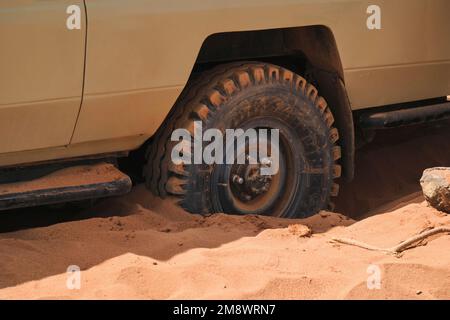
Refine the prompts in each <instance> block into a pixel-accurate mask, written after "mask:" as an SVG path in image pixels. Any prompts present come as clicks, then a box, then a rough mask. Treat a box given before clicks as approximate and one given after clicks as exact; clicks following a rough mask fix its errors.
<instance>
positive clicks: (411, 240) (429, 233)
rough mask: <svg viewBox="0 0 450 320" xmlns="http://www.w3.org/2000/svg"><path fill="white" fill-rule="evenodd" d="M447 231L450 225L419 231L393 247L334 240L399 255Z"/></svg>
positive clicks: (351, 240) (449, 230)
mask: <svg viewBox="0 0 450 320" xmlns="http://www.w3.org/2000/svg"><path fill="white" fill-rule="evenodd" d="M446 232H448V233H450V227H439V228H434V229H431V230H428V231H425V232H422V233H419V234H418V235H416V236H413V237H411V238H408V239H406V240H405V241H402V242H401V243H400V244H398V245H396V246H394V247H391V248H380V247H375V246H372V245H369V244H367V243H364V242H360V241H357V240H353V239H345V238H333V239H332V241H333V242H337V243H342V244H348V245H351V246H356V247H360V248H363V249H367V250H371V251H381V252H385V253H388V254H393V255H399V254H400V253H402V252H403V251H405V250H407V249H410V248H414V247H417V244H416V245H415V246H412V245H413V244H415V243H417V242H419V241H421V240H424V239H426V238H428V237H431V236H433V235H435V234H438V233H446ZM411 246H412V247H411Z"/></svg>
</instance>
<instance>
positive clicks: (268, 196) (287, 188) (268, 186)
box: [211, 118, 299, 216]
mask: <svg viewBox="0 0 450 320" xmlns="http://www.w3.org/2000/svg"><path fill="white" fill-rule="evenodd" d="M241 128H242V129H244V130H247V129H249V128H254V129H260V128H264V129H275V128H276V129H278V130H279V138H280V139H279V170H278V172H277V173H276V174H274V175H273V176H262V175H261V174H260V173H261V172H260V169H261V167H262V166H263V165H261V164H260V163H261V159H258V163H259V164H257V165H255V164H251V163H249V161H246V163H245V164H236V163H235V164H232V165H217V166H216V167H215V169H214V172H213V174H212V181H211V182H212V184H214V185H215V186H217V191H218V192H217V195H216V193H215V192H213V194H212V196H213V205H214V206H215V211H221V212H226V213H234V214H261V215H271V216H285V215H286V212H287V211H288V210H289V207H290V206H291V203H292V199H293V198H294V194H295V192H296V190H297V188H298V184H299V181H298V179H297V174H293V173H294V172H295V169H294V168H295V167H296V165H295V161H296V159H295V158H298V157H294V154H293V150H292V148H291V146H290V144H289V141H292V135H293V133H292V132H290V131H291V130H289V128H288V127H286V125H284V124H283V123H281V122H279V121H277V120H274V119H271V118H262V119H254V120H251V121H249V122H247V123H245V125H242V126H241ZM263 143H264V141H263ZM266 143H267V144H268V150H272V145H271V143H270V139H268V141H266ZM255 147H256V145H249V144H248V143H246V145H245V147H244V148H245V150H237V152H236V153H235V159H236V157H238V155H240V154H241V153H242V152H246V154H247V155H248V154H249V153H250V152H249V151H250V150H251V149H252V148H255ZM246 160H249V159H248V158H247V159H246ZM297 160H298V159H297ZM214 200H215V201H214Z"/></svg>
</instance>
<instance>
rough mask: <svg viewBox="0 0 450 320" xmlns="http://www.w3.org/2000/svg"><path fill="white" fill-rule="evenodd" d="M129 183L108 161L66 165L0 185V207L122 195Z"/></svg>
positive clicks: (125, 176) (128, 188)
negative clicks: (41, 174)
mask: <svg viewBox="0 0 450 320" xmlns="http://www.w3.org/2000/svg"><path fill="white" fill-rule="evenodd" d="M131 186H132V183H131V179H130V177H128V176H127V175H126V174H124V173H122V172H121V171H119V170H118V169H117V168H116V167H115V166H114V165H113V164H110V163H97V164H92V165H80V166H74V167H68V168H64V169H61V170H58V171H55V172H52V173H50V174H48V175H45V176H43V177H40V178H37V179H33V180H28V181H21V182H15V183H7V184H0V210H7V209H15V208H23V207H31V206H38V205H44V204H54V203H62V202H71V201H79V200H85V199H94V198H103V197H109V196H116V195H122V194H125V193H128V192H129V191H130V190H131Z"/></svg>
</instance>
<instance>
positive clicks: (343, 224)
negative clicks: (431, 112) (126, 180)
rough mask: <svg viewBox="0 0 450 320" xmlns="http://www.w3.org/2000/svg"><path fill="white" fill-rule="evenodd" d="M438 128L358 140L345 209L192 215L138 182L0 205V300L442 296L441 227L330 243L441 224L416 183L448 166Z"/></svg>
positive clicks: (449, 289) (448, 287) (445, 244)
mask: <svg viewBox="0 0 450 320" xmlns="http://www.w3.org/2000/svg"><path fill="white" fill-rule="evenodd" d="M448 131H449V130H448V127H442V126H437V127H435V126H433V127H426V128H425V130H424V129H423V128H422V131H420V130H419V129H414V130H413V131H411V130H409V129H408V130H406V131H395V132H394V133H392V132H391V133H389V132H388V133H383V134H381V135H380V136H379V138H377V140H376V141H375V142H374V143H373V144H372V145H371V146H368V147H367V148H363V149H362V150H361V151H360V152H359V153H358V159H357V179H356V180H355V181H354V182H353V183H351V184H345V183H344V184H343V188H342V195H341V198H339V199H338V202H337V209H338V212H345V213H346V214H347V215H349V216H351V217H352V218H353V219H352V218H348V217H346V216H344V215H342V214H338V213H328V212H321V213H320V214H317V215H315V216H313V217H311V218H308V219H303V220H284V219H277V218H269V217H259V216H228V215H223V214H215V215H211V216H208V217H202V216H200V215H191V214H188V213H186V212H184V211H182V210H181V209H179V208H178V207H177V206H176V205H175V204H174V203H173V200H172V199H167V200H164V201H163V200H160V199H158V198H155V197H153V196H152V195H150V194H149V193H148V192H147V191H146V190H145V188H143V187H142V186H137V187H136V188H135V189H134V190H133V192H132V193H131V194H129V195H127V196H125V197H121V198H115V199H108V200H105V201H103V202H101V203H100V204H98V205H97V206H95V207H93V208H91V209H88V210H84V211H82V212H76V211H70V210H68V209H63V208H61V209H52V210H50V209H49V208H38V209H27V210H18V211H14V212H9V213H4V214H3V215H2V216H1V217H0V232H1V233H0V298H1V299H5V298H6V299H11V298H20V299H22V298H25V299H49V298H57V299H79V298H82V299H97V298H100V299H113V298H118V299H135V298H138V299H141V298H142V299H187V298H188V299H216V298H218V299H222V298H223V299H305V298H308V299H309V298H312V299H316V298H318V299H347V298H349V299H364V298H370V299H379V298H381V299H386V298H387V299H394V298H395V299H410V298H411V299H432V298H442V299H450V254H449V251H448V249H449V248H450V236H449V235H446V234H441V235H436V236H433V237H431V238H429V239H427V240H426V241H425V242H424V243H422V244H421V245H420V246H418V247H416V248H412V249H410V250H407V251H406V252H404V254H403V255H402V256H401V257H393V256H390V255H387V254H384V253H381V252H374V251H368V250H365V249H361V248H357V247H352V246H347V245H337V244H335V243H331V242H330V239H331V238H332V237H346V238H353V239H357V240H360V241H364V242H367V243H369V244H372V245H377V246H381V247H390V246H393V245H395V244H397V243H399V242H400V241H402V240H404V239H406V238H408V237H410V236H412V235H415V234H417V233H419V232H421V231H423V230H424V229H426V228H430V227H436V226H442V225H446V226H450V216H449V215H446V214H443V213H441V212H438V211H436V210H434V209H432V208H429V207H428V206H427V204H426V203H425V202H424V200H423V198H422V196H421V194H420V192H418V191H420V189H419V188H420V186H419V185H418V179H419V178H420V174H421V172H422V170H423V169H425V168H426V167H430V166H435V165H449V164H448V163H449V162H450V148H449V147H448V144H449V141H450V132H448ZM402 132H403V133H402ZM424 132H425V134H424ZM406 136H407V137H409V138H408V139H406V138H405V137H406ZM386 141H389V143H387V142H386ZM445 146H447V147H445ZM418 155H420V156H418ZM70 265H78V266H79V267H80V268H81V270H82V271H81V288H80V289H79V290H69V289H68V288H67V286H66V281H67V279H68V274H67V273H66V270H67V267H68V266H70ZM374 268H375V269H374ZM377 268H379V270H380V272H381V274H380V276H381V277H380V279H381V288H380V289H373V290H370V289H369V288H368V286H367V280H368V279H370V277H371V274H370V273H368V269H369V271H370V270H376V269H377ZM372 276H373V275H372Z"/></svg>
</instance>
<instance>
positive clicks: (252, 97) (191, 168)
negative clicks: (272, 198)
mask: <svg viewBox="0 0 450 320" xmlns="http://www.w3.org/2000/svg"><path fill="white" fill-rule="evenodd" d="M256 118H267V119H268V118H271V119H274V120H275V121H278V123H280V125H281V126H282V127H283V128H284V129H283V130H285V131H288V133H289V134H287V136H288V137H289V138H286V139H285V140H286V141H287V142H286V144H287V146H288V149H289V150H291V151H290V154H291V157H294V158H293V159H294V161H293V162H292V163H294V165H293V166H292V167H291V168H290V169H291V170H292V171H291V172H289V176H290V177H291V178H290V179H295V181H296V182H292V186H296V187H295V188H294V187H292V188H291V189H292V190H291V189H289V190H290V193H291V194H290V195H289V197H288V198H286V199H287V200H286V201H288V202H289V203H287V204H286V205H285V206H282V207H280V208H278V209H277V210H278V212H273V210H275V209H273V208H272V209H271V210H272V211H270V212H262V214H269V215H275V216H281V217H287V218H299V217H307V216H310V215H313V214H315V213H317V212H318V211H320V210H322V209H331V210H332V209H333V208H332V204H331V202H330V197H331V196H337V193H338V190H339V186H338V185H337V184H336V183H335V182H334V179H336V178H338V177H340V175H341V166H340V165H339V163H338V161H339V159H340V157H341V148H340V147H339V146H338V145H337V141H338V139H339V134H338V131H337V129H336V128H334V127H333V126H332V125H333V123H334V118H333V115H332V113H331V111H330V109H329V108H328V107H327V103H326V101H325V100H324V99H323V98H322V97H320V96H319V95H318V92H317V90H316V88H315V87H314V86H312V85H311V84H308V83H307V81H306V80H305V79H304V78H302V77H301V76H299V75H297V74H295V73H293V72H291V71H289V70H286V69H284V68H282V67H279V66H275V65H272V64H267V63H259V62H241V63H233V64H226V65H221V66H219V67H216V68H214V69H212V70H210V71H208V72H206V73H204V74H203V75H202V76H201V77H200V78H199V79H198V80H197V81H196V82H195V83H193V84H191V85H190V86H189V87H188V88H187V89H186V90H185V91H184V92H183V94H182V96H181V97H180V99H179V100H178V102H177V104H176V105H175V106H174V108H173V109H172V110H171V112H170V113H169V115H168V117H167V118H166V120H165V122H164V123H163V125H162V126H161V127H160V129H159V130H158V131H157V132H156V134H155V135H154V137H153V140H152V143H151V144H150V146H149V148H148V150H147V153H146V161H147V162H146V165H145V166H144V177H145V180H146V185H147V187H148V188H149V189H150V190H151V191H152V192H153V193H155V194H156V195H159V196H161V197H166V196H167V195H174V196H177V197H179V198H180V201H179V204H180V205H181V206H182V207H183V208H184V209H186V210H187V211H190V212H193V213H203V214H204V213H212V212H227V213H236V214H239V213H243V212H230V211H229V210H227V206H226V205H221V200H220V197H219V195H218V193H220V192H221V189H220V188H218V187H217V186H216V180H215V179H214V176H215V172H217V170H219V169H218V167H221V166H224V165H217V164H216V165H206V164H202V165H174V164H173V162H172V161H171V151H172V148H173V147H174V145H175V144H176V142H172V141H171V140H170V137H171V134H172V132H173V130H175V129H178V128H185V129H188V130H189V131H190V132H192V126H193V122H194V121H202V122H203V131H205V130H207V129H209V128H220V129H221V130H224V129H225V128H232V129H234V128H237V127H238V128H241V126H240V125H241V124H242V123H245V122H246V121H249V120H250V119H256ZM280 132H281V129H280ZM212 181H214V184H212ZM245 213H258V214H260V213H261V212H258V211H257V210H256V211H255V212H245Z"/></svg>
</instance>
